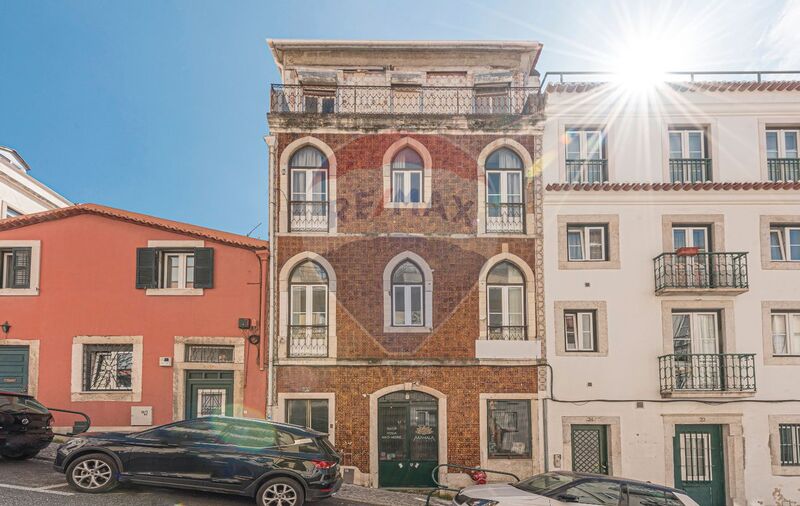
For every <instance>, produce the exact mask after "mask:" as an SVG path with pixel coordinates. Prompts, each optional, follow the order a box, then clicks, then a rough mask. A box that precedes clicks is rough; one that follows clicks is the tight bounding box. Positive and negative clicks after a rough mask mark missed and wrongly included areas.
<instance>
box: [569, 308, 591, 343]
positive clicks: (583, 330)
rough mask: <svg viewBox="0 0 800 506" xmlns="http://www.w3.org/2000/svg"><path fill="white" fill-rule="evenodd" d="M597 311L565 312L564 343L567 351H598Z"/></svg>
mask: <svg viewBox="0 0 800 506" xmlns="http://www.w3.org/2000/svg"><path fill="white" fill-rule="evenodd" d="M596 322H597V313H596V312H595V311H569V310H567V311H564V342H565V347H564V349H566V350H567V351H596V350H597V345H596V343H597V338H596V333H595V328H596Z"/></svg>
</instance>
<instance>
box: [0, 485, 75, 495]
mask: <svg viewBox="0 0 800 506" xmlns="http://www.w3.org/2000/svg"><path fill="white" fill-rule="evenodd" d="M0 487H2V488H10V489H13V490H27V491H28V492H39V493H41V494H53V495H75V494H73V493H72V492H61V491H60V490H43V489H42V488H35V487H23V486H22V485H10V484H8V483H0Z"/></svg>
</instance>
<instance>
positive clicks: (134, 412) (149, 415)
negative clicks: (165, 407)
mask: <svg viewBox="0 0 800 506" xmlns="http://www.w3.org/2000/svg"><path fill="white" fill-rule="evenodd" d="M131 425H153V407H152V406H131Z"/></svg>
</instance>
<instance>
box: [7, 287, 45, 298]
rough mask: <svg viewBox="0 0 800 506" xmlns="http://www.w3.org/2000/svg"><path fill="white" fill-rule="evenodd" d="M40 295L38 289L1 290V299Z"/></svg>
mask: <svg viewBox="0 0 800 506" xmlns="http://www.w3.org/2000/svg"><path fill="white" fill-rule="evenodd" d="M32 295H39V289H38V288H0V297H14V296H25V297H30V296H32Z"/></svg>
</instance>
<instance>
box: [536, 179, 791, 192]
mask: <svg viewBox="0 0 800 506" xmlns="http://www.w3.org/2000/svg"><path fill="white" fill-rule="evenodd" d="M545 190H547V191H551V192H565V191H606V192H609V191H614V192H619V191H624V192H627V191H709V190H711V191H713V190H800V181H776V182H772V181H754V182H725V183H722V182H708V183H591V184H590V183H551V184H548V185H547V186H546V187H545Z"/></svg>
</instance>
